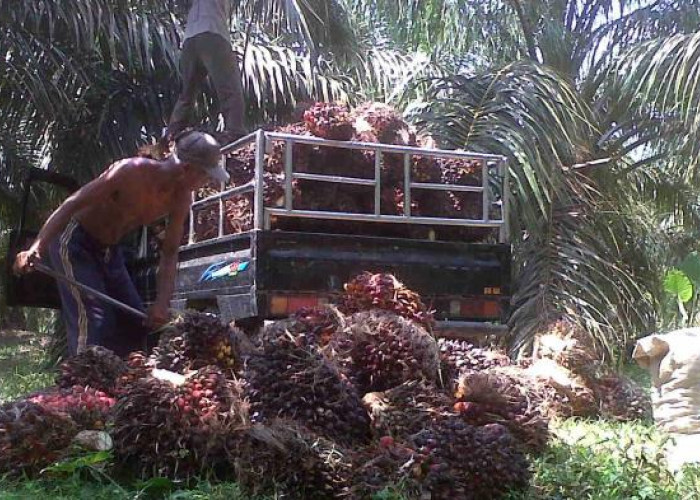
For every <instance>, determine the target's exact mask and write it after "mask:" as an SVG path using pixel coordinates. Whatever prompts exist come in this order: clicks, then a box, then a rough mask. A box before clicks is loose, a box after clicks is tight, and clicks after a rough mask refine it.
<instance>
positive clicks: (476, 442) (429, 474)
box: [410, 417, 530, 500]
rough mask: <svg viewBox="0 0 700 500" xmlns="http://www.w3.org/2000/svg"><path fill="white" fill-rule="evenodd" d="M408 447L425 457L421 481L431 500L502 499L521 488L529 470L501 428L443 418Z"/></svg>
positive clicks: (502, 427) (523, 458) (412, 440)
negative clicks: (423, 474)
mask: <svg viewBox="0 0 700 500" xmlns="http://www.w3.org/2000/svg"><path fill="white" fill-rule="evenodd" d="M410 443H411V444H412V447H413V448H414V449H416V451H417V452H418V453H421V454H423V455H426V456H427V457H428V460H426V462H427V463H426V465H427V467H424V470H425V476H424V478H423V479H422V481H421V486H422V489H423V491H424V492H430V494H431V496H430V498H434V499H444V500H448V499H453V498H460V499H467V500H471V499H474V500H483V499H492V498H501V497H503V496H504V495H505V494H507V493H508V492H509V491H514V490H518V489H521V488H525V487H526V486H527V485H528V482H529V479H530V471H529V465H528V462H527V460H526V459H525V456H524V455H523V453H522V452H521V451H520V450H519V449H518V447H517V446H516V444H515V441H514V440H513V437H512V436H511V435H510V433H509V432H508V429H506V428H505V427H504V426H502V425H500V424H488V425H485V426H481V427H475V426H472V425H469V424H467V423H465V422H464V421H463V420H461V419H459V418H454V417H452V418H447V419H444V420H442V421H439V422H436V423H435V424H433V425H431V426H430V427H428V428H426V429H424V430H422V431H420V432H418V433H417V434H415V435H413V436H412V437H411V439H410Z"/></svg>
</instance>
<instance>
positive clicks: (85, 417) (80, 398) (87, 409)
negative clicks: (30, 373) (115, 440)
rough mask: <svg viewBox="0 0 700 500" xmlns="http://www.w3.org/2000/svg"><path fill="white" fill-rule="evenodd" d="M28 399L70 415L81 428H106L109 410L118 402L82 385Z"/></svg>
mask: <svg viewBox="0 0 700 500" xmlns="http://www.w3.org/2000/svg"><path fill="white" fill-rule="evenodd" d="M27 401H29V402H30V403H35V404H37V405H40V406H42V407H43V408H47V409H49V410H52V411H56V412H60V413H65V414H66V415H69V416H70V417H71V418H72V419H73V421H74V422H75V424H76V425H77V427H78V429H79V430H101V429H104V427H105V424H106V422H107V419H108V416H109V412H110V411H111V409H112V407H113V406H114V404H115V403H116V399H115V398H114V397H113V396H110V395H109V394H107V393H106V392H103V391H99V390H96V389H93V388H92V387H84V386H81V385H75V386H73V387H71V388H69V389H55V390H50V391H45V392H42V393H38V394H34V395H32V396H30V397H29V398H27Z"/></svg>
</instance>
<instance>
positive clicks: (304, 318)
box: [291, 305, 345, 347]
mask: <svg viewBox="0 0 700 500" xmlns="http://www.w3.org/2000/svg"><path fill="white" fill-rule="evenodd" d="M291 319H292V320H294V321H297V322H298V323H299V324H300V325H301V328H302V329H303V330H305V331H306V332H308V333H309V334H310V335H312V336H313V339H314V342H315V343H316V344H317V345H319V346H321V347H325V346H327V345H328V343H329V342H330V341H331V338H332V337H333V335H334V334H335V332H337V331H338V329H340V328H342V327H343V326H344V325H345V316H344V315H343V313H341V312H340V311H339V310H338V309H336V308H335V307H333V306H331V305H321V306H317V307H302V308H301V309H299V310H298V311H296V312H295V313H294V314H292V316H291Z"/></svg>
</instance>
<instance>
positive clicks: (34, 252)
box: [12, 247, 41, 275]
mask: <svg viewBox="0 0 700 500" xmlns="http://www.w3.org/2000/svg"><path fill="white" fill-rule="evenodd" d="M39 261H41V254H40V252H39V249H38V248H33V247H32V248H30V249H29V250H26V251H24V252H20V253H18V254H17V256H16V257H15V262H14V264H13V266H12V271H13V272H14V273H15V274H16V275H20V274H26V273H28V272H30V271H31V270H32V267H33V266H34V263H35V262H39Z"/></svg>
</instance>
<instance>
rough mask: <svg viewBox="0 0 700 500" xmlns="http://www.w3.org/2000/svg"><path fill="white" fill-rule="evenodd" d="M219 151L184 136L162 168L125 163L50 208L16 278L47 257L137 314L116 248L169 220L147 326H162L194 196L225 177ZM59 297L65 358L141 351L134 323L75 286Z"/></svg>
mask: <svg viewBox="0 0 700 500" xmlns="http://www.w3.org/2000/svg"><path fill="white" fill-rule="evenodd" d="M219 150H220V146H219V143H217V142H216V140H214V138H213V137H211V136H210V135H207V134H203V133H201V132H189V133H186V134H184V135H182V136H181V137H179V138H178V139H177V140H176V144H175V151H174V153H173V154H172V155H170V156H169V157H168V158H166V159H165V160H163V161H156V160H151V159H146V158H129V159H126V160H121V161H119V162H117V163H115V164H113V165H112V166H110V167H109V168H108V169H107V170H106V171H105V172H104V173H103V174H102V175H100V176H99V177H98V178H97V179H95V180H93V181H92V182H90V183H88V184H86V185H85V186H83V187H82V188H81V189H79V190H78V191H76V192H75V193H74V194H73V195H72V196H70V197H69V198H68V199H66V201H64V202H63V204H62V205H61V206H60V207H58V209H56V211H55V212H54V213H53V214H52V215H51V216H50V217H49V219H48V220H47V221H46V223H45V224H44V227H43V228H42V229H41V231H40V232H39V235H38V236H37V238H36V241H35V242H34V244H33V245H32V246H31V247H30V248H29V250H27V251H25V252H21V253H19V254H18V255H17V257H16V259H15V263H14V271H15V272H16V273H25V272H29V271H30V270H31V269H32V264H33V263H34V262H37V261H39V260H40V259H41V258H42V257H44V255H45V254H48V258H49V261H50V263H51V266H52V267H53V268H54V269H56V270H57V271H59V272H62V273H64V274H66V275H67V276H68V277H71V278H73V279H75V280H76V281H78V282H80V283H84V284H86V285H88V286H90V287H92V288H95V289H97V290H99V291H101V292H104V293H106V294H108V295H111V296H112V297H114V298H116V299H117V300H120V301H122V302H124V303H126V304H128V305H131V306H133V307H135V308H137V309H141V310H143V305H142V303H141V299H140V297H139V295H138V293H137V292H136V288H135V287H134V284H133V282H132V281H131V279H130V277H129V275H128V273H127V270H126V266H125V264H124V258H123V256H122V254H121V251H120V248H119V246H118V243H119V242H120V240H121V239H122V238H123V237H124V236H125V235H126V234H127V233H129V232H131V231H133V230H135V229H137V228H139V227H141V226H143V225H148V224H151V223H153V222H154V221H156V220H158V219H160V218H162V217H165V216H167V217H169V224H168V228H167V231H166V234H165V240H164V242H163V246H162V251H161V258H160V265H159V267H158V275H157V281H156V282H157V288H156V292H157V295H156V300H155V302H154V303H153V305H152V306H151V307H150V309H149V311H148V325H147V326H149V327H150V328H154V327H158V326H160V325H162V324H164V323H165V322H167V320H168V307H169V304H170V298H171V296H172V293H173V289H174V287H175V273H176V270H177V257H178V247H179V245H180V241H181V239H182V233H183V230H184V225H185V220H186V218H187V215H188V214H189V209H190V205H191V203H192V191H193V190H194V189H197V188H199V187H201V186H203V185H204V184H206V183H207V182H209V181H210V180H212V179H214V180H216V181H223V182H226V181H227V180H228V177H229V176H228V173H227V172H226V170H225V169H224V168H223V167H222V166H221V165H220V163H219V159H220V156H221V155H220V152H219ZM59 292H60V295H61V303H62V306H63V312H64V318H65V321H66V327H67V330H68V348H69V354H71V355H73V354H75V353H76V352H81V351H82V350H83V349H84V348H85V347H86V346H88V345H102V346H104V347H107V348H109V349H112V350H113V351H114V352H116V353H117V354H119V355H122V356H124V355H126V354H128V353H129V352H131V351H134V350H138V349H143V346H144V343H145V333H146V329H145V328H144V325H142V324H140V321H139V320H134V318H132V317H131V316H129V315H128V314H125V313H123V312H121V311H119V310H116V309H115V308H113V307H112V306H110V305H107V304H104V303H102V302H100V301H99V300H98V299H95V298H92V297H87V296H85V295H84V294H81V293H80V291H79V290H78V289H77V288H76V287H73V286H70V285H66V284H64V283H59Z"/></svg>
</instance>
